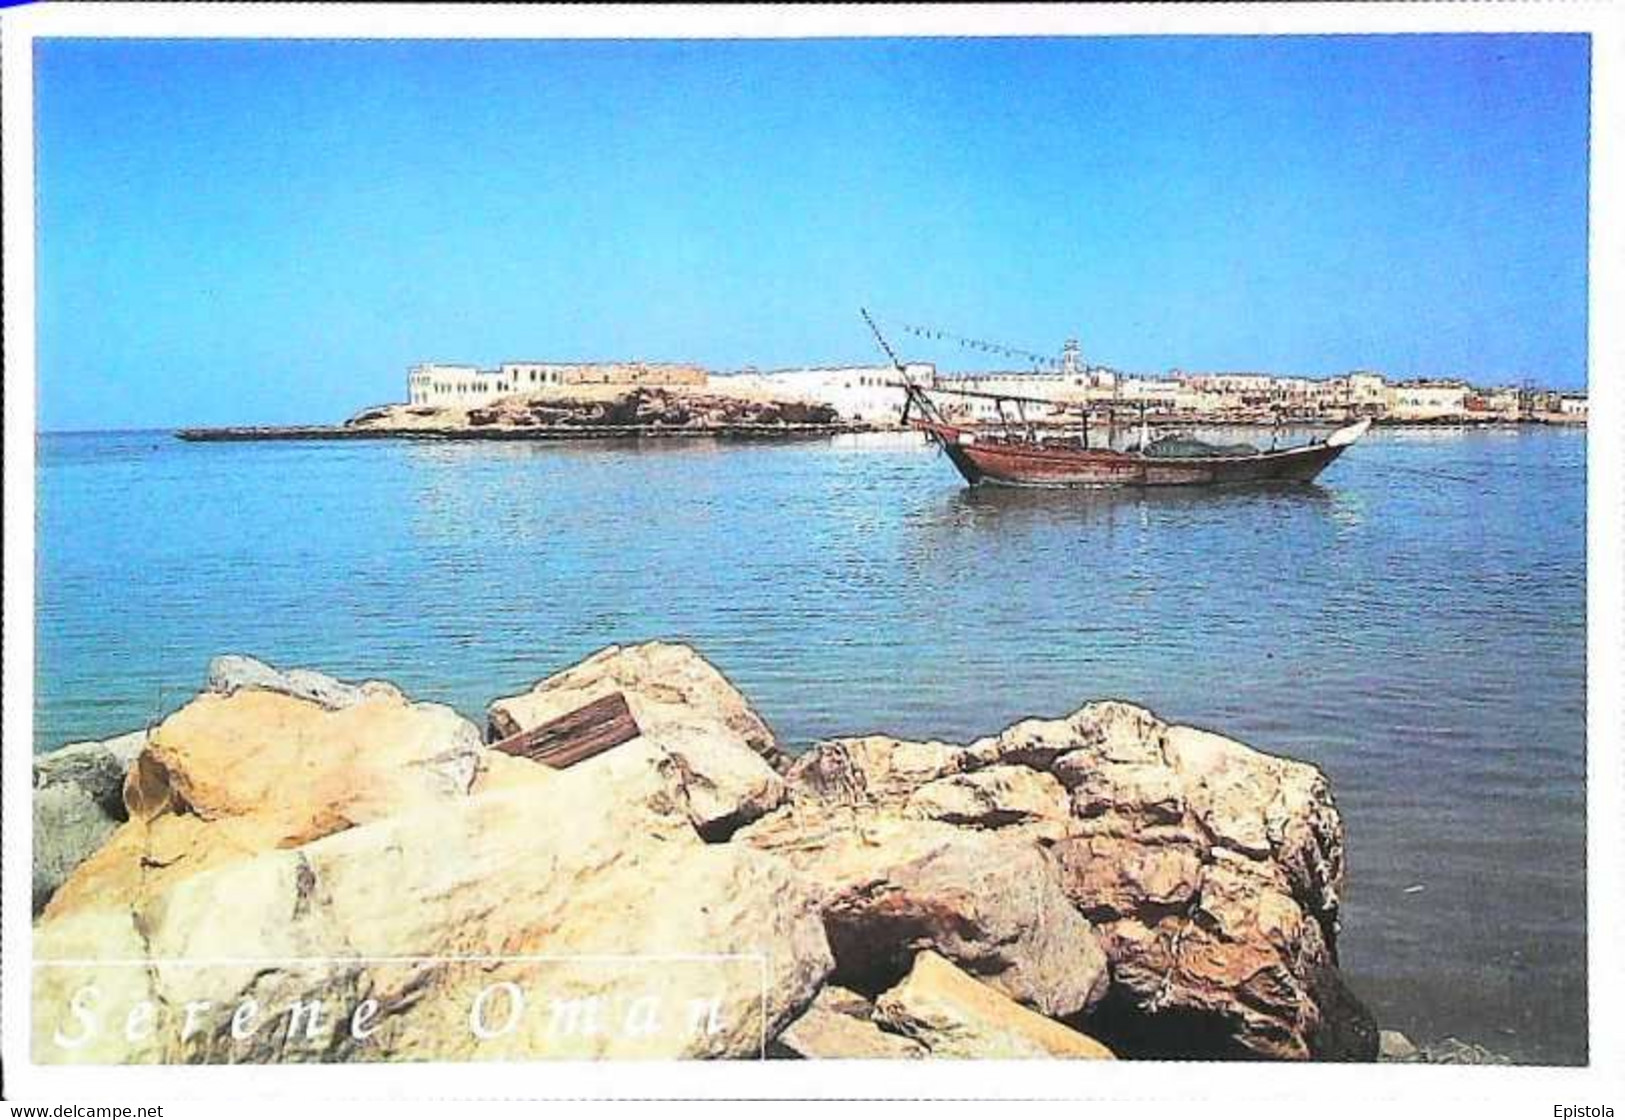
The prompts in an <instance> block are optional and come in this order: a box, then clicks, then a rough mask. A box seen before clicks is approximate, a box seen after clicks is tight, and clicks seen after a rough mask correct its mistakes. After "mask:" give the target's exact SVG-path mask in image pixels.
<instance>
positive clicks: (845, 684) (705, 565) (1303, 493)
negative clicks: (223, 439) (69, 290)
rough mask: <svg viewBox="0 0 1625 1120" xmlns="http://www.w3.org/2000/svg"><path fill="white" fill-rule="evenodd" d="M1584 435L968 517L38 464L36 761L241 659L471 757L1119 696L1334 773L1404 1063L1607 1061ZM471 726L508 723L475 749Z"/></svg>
mask: <svg viewBox="0 0 1625 1120" xmlns="http://www.w3.org/2000/svg"><path fill="white" fill-rule="evenodd" d="M1585 480H1586V436H1585V434H1584V433H1582V432H1571V431H1557V430H1530V431H1509V432H1471V433H1468V432H1456V431H1382V432H1377V433H1374V434H1373V435H1372V436H1371V437H1369V438H1368V439H1367V440H1366V441H1365V442H1364V443H1362V444H1361V445H1360V446H1359V447H1357V448H1356V449H1355V450H1354V451H1353V452H1351V453H1350V454H1348V455H1346V456H1345V457H1344V458H1343V459H1342V460H1341V461H1340V462H1338V463H1337V464H1335V465H1334V466H1333V467H1332V468H1331V469H1330V470H1329V471H1327V473H1326V474H1325V475H1323V476H1322V481H1321V484H1320V485H1319V486H1316V487H1312V488H1307V489H1298V490H1284V491H1283V490H1240V491H1228V492H1226V491H1211V492H1202V491H1184V492H1181V491H1169V492H1164V493H1146V494H1141V493H1121V494H1117V493H1110V492H1101V491H1096V492H1020V491H997V490H985V491H976V492H972V491H968V490H966V489H965V488H964V487H963V486H962V485H961V483H960V481H959V478H958V476H957V475H956V474H955V473H954V472H953V470H952V468H951V467H950V466H949V464H948V463H947V462H946V460H944V459H942V458H941V457H940V456H939V455H937V454H936V453H935V452H934V451H931V450H929V449H927V448H926V447H924V446H923V445H922V444H920V443H918V442H916V441H915V440H914V439H913V438H911V437H907V436H872V437H851V438H842V439H838V440H835V441H833V442H828V441H820V442H809V443H790V444H784V443H776V444H716V443H710V442H663V443H654V444H644V445H642V446H638V445H625V444H620V445H617V444H597V445H563V444H560V445H546V444H541V445H524V444H442V445H430V444H408V443H400V444H392V443H368V444H343V443H336V444H321V443H283V444H276V443H270V444H184V443H181V442H179V441H177V440H174V439H173V438H171V437H170V436H169V435H167V434H165V433H160V432H143V433H133V434H132V433H119V434H94V435H50V436H43V437H41V439H40V443H39V489H38V493H39V512H38V528H39V532H38V572H39V582H38V669H37V674H38V675H37V700H36V705H37V707H36V740H35V747H36V749H38V750H44V749H49V748H51V747H54V746H57V745H59V744H61V743H64V742H68V741H71V740H76V739H85V738H98V737H103V736H107V735H111V734H113V733H116V732H121V731H125V730H129V729H132V728H136V727H139V726H142V725H143V724H145V723H146V722H147V721H148V720H150V719H152V718H153V717H154V716H156V715H158V714H160V713H163V712H167V711H170V710H173V709H174V708H176V707H178V706H179V705H180V704H182V703H184V702H185V701H186V700H187V699H188V698H189V697H190V696H191V695H192V693H193V692H195V691H196V690H197V689H198V688H199V687H200V686H201V684H202V680H203V675H204V670H205V666H206V664H207V662H208V660H209V658H210V657H212V656H213V655H215V654H219V653H226V652H242V653H250V654H253V655H255V656H257V657H260V658H263V659H265V660H267V661H271V662H273V663H276V664H279V665H284V666H293V665H307V666H312V667H316V668H320V669H322V670H325V671H327V672H330V673H333V674H336V675H338V676H341V677H351V678H356V677H384V678H388V679H391V680H394V681H396V682H397V683H399V684H400V685H401V686H402V687H404V688H405V689H407V690H408V691H409V692H410V693H412V694H413V695H414V696H417V697H422V698H431V699H436V700H440V701H444V702H446V703H449V704H452V705H454V706H455V707H457V708H459V709H461V710H462V711H463V712H465V713H467V714H468V715H470V716H471V717H473V718H475V719H476V720H479V719H480V717H481V713H482V710H483V707H484V705H485V704H486V702H487V701H489V700H490V699H492V698H493V697H496V696H500V695H504V694H507V693H512V692H514V691H516V690H519V689H522V688H524V687H526V686H527V685H529V684H530V683H531V682H533V681H534V680H536V679H537V678H539V677H542V676H545V675H547V674H549V673H551V672H553V671H555V670H557V669H560V668H562V667H564V666H567V665H569V664H571V663H572V662H574V661H576V660H577V659H579V658H581V657H583V656H585V655H586V654H588V653H591V652H592V651H593V650H595V649H598V648H600V647H602V646H604V645H606V644H608V643H611V642H623V643H624V642H635V641H639V640H642V639H646V638H668V639H680V640H683V641H688V642H692V643H693V644H694V645H696V646H697V647H699V649H700V650H701V651H702V652H703V653H704V654H705V655H706V656H707V657H709V658H710V659H711V660H712V661H714V662H715V663H716V664H717V665H719V666H720V667H721V668H722V669H723V670H724V671H725V672H727V673H728V674H729V675H730V676H731V677H732V678H733V679H734V681H735V682H737V683H738V684H739V685H740V687H741V688H743V689H744V691H745V692H746V693H747V694H748V695H749V696H750V697H751V699H752V700H753V701H754V702H755V703H756V705H757V706H758V707H759V708H760V710H761V711H762V713H763V714H764V715H765V716H766V718H767V719H768V720H769V722H770V723H772V724H773V725H774V727H775V728H776V729H777V730H778V732H779V734H780V736H781V737H782V738H784V739H786V740H788V741H790V742H793V743H810V742H812V741H814V740H816V739H818V738H820V737H823V736H831V735H840V734H855V733H860V732H867V731H887V732H892V733H895V734H899V735H906V736H940V737H943V738H947V739H951V740H960V741H964V740H968V739H970V738H973V737H976V736H980V735H983V734H987V733H989V732H993V731H996V730H998V729H999V728H1001V727H1003V726H1004V725H1005V724H1007V723H1009V722H1011V721H1013V720H1016V719H1018V718H1021V717H1023V716H1026V715H1032V714H1043V715H1057V714H1061V713H1064V712H1067V711H1069V710H1071V709H1072V708H1074V707H1076V706H1078V705H1079V704H1081V703H1083V702H1084V701H1086V700H1089V699H1093V698H1098V697H1110V696H1116V697H1124V698H1128V699H1132V700H1135V701H1138V702H1141V703H1144V704H1146V705H1149V706H1150V707H1152V708H1154V709H1155V710H1157V711H1158V712H1159V713H1160V714H1162V715H1163V716H1165V717H1168V718H1171V719H1176V720H1181V721H1187V722H1192V723H1198V724H1202V725H1207V726H1211V727H1212V728H1214V729H1216V730H1220V731H1222V732H1224V733H1226V734H1229V735H1232V736H1234V737H1237V738H1240V739H1243V740H1245V741H1247V742H1250V743H1252V744H1254V745H1256V746H1258V747H1260V748H1263V749H1266V750H1270V751H1276V752H1280V753H1284V754H1287V755H1291V756H1293V757H1296V758H1302V759H1306V760H1309V761H1312V762H1314V763H1316V764H1318V765H1320V766H1321V767H1323V768H1324V769H1325V770H1326V771H1327V772H1328V773H1329V774H1330V776H1331V778H1332V782H1333V787H1334V789H1335V791H1336V793H1337V797H1338V800H1339V803H1340V804H1341V806H1342V808H1343V810H1344V814H1345V817H1346V820H1347V825H1348V830H1349V844H1350V849H1351V853H1350V855H1351V868H1350V884H1349V889H1348V901H1347V908H1346V916H1345V923H1344V927H1345V928H1344V938H1343V942H1342V952H1343V963H1344V966H1345V968H1346V969H1347V971H1348V972H1349V974H1350V976H1351V979H1352V982H1353V983H1354V985H1355V986H1356V989H1357V990H1358V991H1359V992H1360V993H1361V994H1362V995H1363V996H1364V998H1365V999H1366V1000H1367V1001H1368V1002H1369V1003H1370V1004H1371V1005H1372V1007H1373V1009H1374V1010H1375V1011H1376V1012H1377V1015H1378V1018H1379V1019H1380V1020H1381V1021H1382V1023H1383V1025H1384V1026H1386V1027H1395V1028H1398V1029H1401V1030H1404V1031H1406V1032H1407V1033H1408V1034H1410V1035H1411V1036H1412V1037H1413V1038H1416V1039H1418V1040H1431V1039H1437V1038H1440V1037H1443V1036H1445V1035H1455V1036H1457V1037H1460V1038H1463V1039H1467V1040H1470V1041H1474V1042H1479V1043H1482V1044H1483V1045H1485V1046H1488V1047H1490V1048H1491V1049H1493V1050H1497V1051H1499V1052H1502V1053H1506V1054H1509V1055H1512V1056H1515V1057H1517V1058H1519V1059H1521V1060H1526V1061H1544V1062H1562V1063H1570V1062H1580V1061H1584V1059H1585V1055H1586V1043H1585V1026H1586V1007H1585V891H1584V882H1585V879H1584V876H1585V846H1584V837H1585V833H1584V810H1585V787H1584V781H1585V583H1586V556H1585V493H1586V481H1585ZM481 722H483V720H482V721H481Z"/></svg>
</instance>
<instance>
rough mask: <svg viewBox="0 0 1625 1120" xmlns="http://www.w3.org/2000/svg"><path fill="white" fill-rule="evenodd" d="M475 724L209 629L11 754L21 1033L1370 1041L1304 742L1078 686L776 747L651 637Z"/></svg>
mask: <svg viewBox="0 0 1625 1120" xmlns="http://www.w3.org/2000/svg"><path fill="white" fill-rule="evenodd" d="M617 695H618V696H619V697H622V698H624V701H625V709H624V710H626V711H629V713H630V719H631V720H632V721H634V723H635V726H633V727H632V729H631V735H630V737H629V738H627V737H624V736H621V737H618V738H617V739H616V741H614V744H613V745H612V746H610V747H609V748H608V749H602V750H601V751H600V752H599V753H596V754H593V755H592V756H591V757H589V758H586V760H585V761H580V762H578V763H576V764H574V765H570V766H568V767H567V768H562V769H560V768H554V767H553V766H550V765H547V764H545V763H543V762H539V761H536V760H535V758H533V757H526V755H525V754H524V753H513V752H512V751H511V750H510V749H509V748H510V747H511V745H512V744H513V743H515V742H519V741H529V740H528V738H527V737H530V736H535V735H542V736H543V737H545V736H546V735H547V734H549V733H550V731H549V729H551V728H556V727H560V726H566V725H568V724H569V723H570V721H571V720H572V719H573V718H575V715H578V714H579V713H581V712H582V711H583V710H587V709H590V708H592V707H593V706H594V705H601V703H602V702H603V701H604V700H605V699H606V698H613V697H615V696H617ZM617 703H618V701H617ZM573 714H575V715H573ZM485 716H486V722H487V727H486V728H485V729H484V731H483V732H482V730H481V729H480V728H479V727H477V726H476V725H475V724H474V723H472V722H470V721H469V720H468V719H466V718H464V717H463V716H461V715H459V714H458V713H456V712H454V711H452V710H451V709H449V708H446V707H444V706H441V705H437V704H432V703H423V702H414V701H413V700H412V699H411V698H409V697H407V696H406V695H404V694H403V693H402V692H401V691H400V690H399V689H397V688H395V687H394V686H392V685H389V684H386V683H382V682H368V683H365V684H346V683H343V682H340V681H336V680H333V679H332V678H329V677H326V676H323V675H321V674H319V673H314V672H309V671H300V670H292V671H288V672H281V671H278V670H275V669H272V668H271V667H269V666H266V665H263V664H261V663H260V662H257V661H254V660H252V659H249V658H242V657H225V658H219V659H217V660H216V661H215V662H214V663H213V664H212V665H211V667H210V670H209V675H208V680H207V683H206V685H205V687H204V689H203V691H202V692H200V693H199V694H198V696H197V697H196V698H194V699H193V700H192V701H191V702H189V703H188V704H186V705H185V706H184V707H182V708H181V709H180V710H178V711H176V712H175V713H174V714H172V715H170V716H169V717H168V718H166V719H164V720H163V721H162V722H160V723H158V724H156V725H155V726H153V727H151V728H150V729H148V730H145V731H138V732H135V733H132V734H130V735H125V736H121V737H119V738H116V739H112V740H108V741H106V742H103V743H84V744H77V745H74V746H70V747H66V748H63V749H62V750H60V751H57V752H54V753H52V754H49V755H45V756H41V757H40V758H39V759H37V760H36V763H35V780H34V784H35V790H34V800H35V804H34V831H35V876H34V904H35V910H36V918H35V927H34V940H35V954H36V958H37V959H38V960H40V961H42V962H46V963H45V964H44V965H43V966H41V967H38V968H37V969H36V973H35V990H34V1024H35V1033H34V1045H35V1050H36V1058H37V1059H38V1060H43V1061H97V1062H175V1061H297V1060H323V1061H336V1060H466V1059H478V1058H499V1057H521V1058H523V1057H555V1056H560V1057H719V1058H720V1057H759V1056H770V1057H793V1058H898V1059H924V1058H932V1057H939V1058H945V1057H958V1058H965V1057H988V1058H1013V1057H1067V1058H1093V1059H1101V1058H1111V1057H1119V1058H1132V1057H1157V1058H1221V1057H1222V1058H1269V1059H1283V1060H1303V1059H1321V1060H1345V1061H1347V1060H1353V1061H1369V1060H1374V1059H1375V1058H1376V1057H1377V1056H1378V1051H1379V1039H1378V1031H1377V1028H1376V1024H1375V1023H1374V1021H1373V1020H1372V1017H1371V1015H1370V1014H1369V1013H1368V1012H1367V1011H1366V1009H1365V1008H1364V1007H1363V1006H1362V1005H1361V1004H1360V1002H1359V1000H1358V999H1357V998H1355V996H1354V995H1353V994H1352V993H1351V992H1350V991H1349V990H1348V988H1347V986H1346V985H1345V983H1344V981H1343V979H1342V976H1341V974H1340V973H1339V970H1338V966H1337V937H1338V929H1339V919H1340V902H1341V896H1342V890H1343V878H1344V835H1343V826H1342V821H1341V819H1340V817H1339V815H1338V811H1337V808H1336V805H1335V804H1334V801H1333V798H1332V794H1331V790H1330V788H1329V786H1328V784H1327V782H1326V779H1325V777H1324V776H1323V775H1322V774H1321V773H1320V772H1319V771H1318V770H1316V769H1315V768H1314V767H1312V766H1308V765H1305V764H1303V763H1299V762H1294V761H1290V760H1288V759H1284V758H1278V757H1274V756H1271V755H1266V754H1263V753H1260V752H1258V751H1256V750H1253V749H1251V748H1249V747H1247V746H1245V745H1243V744H1241V743H1238V742H1235V741H1233V740H1230V739H1226V738H1223V737H1221V736H1219V735H1215V734H1212V733H1210V732H1207V731H1202V730H1198V729H1196V728H1192V727H1183V726H1179V725H1175V724H1169V723H1167V722H1165V721H1163V720H1161V719H1158V718H1157V717H1156V716H1155V715H1153V714H1152V713H1151V712H1149V711H1147V710H1145V709H1143V708H1139V707H1135V706H1133V705H1131V704H1127V703H1122V702H1118V701H1101V702H1095V703H1089V704H1085V705H1084V706H1083V707H1081V708H1079V709H1078V710H1077V711H1075V712H1073V713H1072V714H1070V715H1068V716H1065V717H1062V718H1059V719H1029V720H1024V721H1022V722H1020V723H1017V724H1015V725H1014V726H1011V727H1009V728H1006V729H1005V730H1004V731H1002V732H1000V733H999V734H996V735H992V736H989V737H987V738H984V739H979V740H977V741H975V742H972V743H968V744H956V743H944V742H914V741H906V740H899V739H895V738H890V737H886V736H879V735H868V736H862V737H856V738H848V739H837V740H831V741H828V742H823V743H820V744H818V745H816V746H815V747H813V748H812V749H810V750H808V751H807V752H806V753H804V754H801V755H800V756H799V757H791V756H790V755H788V754H787V753H785V752H784V751H783V750H782V749H781V747H780V744H779V743H778V741H777V739H776V738H775V736H774V734H773V732H772V730H771V729H770V728H769V727H768V726H767V724H766V723H765V722H764V721H763V720H762V719H761V718H760V717H759V716H758V715H757V714H756V712H755V711H754V710H753V709H752V708H751V706H750V704H749V702H748V701H747V700H746V699H745V697H744V696H743V695H741V694H740V693H739V691H738V690H737V689H735V688H734V687H733V686H732V685H731V684H730V683H729V682H728V681H727V680H726V679H725V678H724V677H723V676H722V674H720V673H719V672H718V671H717V670H716V669H715V668H714V667H712V666H711V665H710V664H708V663H707V662H706V661H705V660H704V659H702V658H701V657H700V656H699V655H698V654H697V653H696V652H695V651H693V650H692V649H690V648H688V647H686V646H682V645H672V644H664V643H650V644H646V645H639V646H633V647H625V648H622V647H611V648H609V649H606V650H603V651H602V652H600V653H598V654H596V655H594V656H593V657H591V658H589V659H588V660H586V661H584V662H582V663H581V664H579V665H576V666H574V667H572V668H569V669H567V670H565V671H563V672H560V673H558V674H556V675H554V676H551V677H548V678H547V679H545V680H542V681H540V682H539V683H538V684H536V685H535V686H534V687H533V688H531V689H529V690H527V691H526V692H524V693H521V694H519V695H516V696H511V697H506V698H503V699H499V700H496V701H494V702H493V703H492V704H491V705H490V708H489V710H488V711H487V712H486V713H485ZM561 720H562V721H563V723H561V722H560V721H561ZM494 741H496V742H494ZM536 757H542V756H541V755H537V756H536ZM53 962H54V963H53ZM627 999H633V1006H630V1007H629V1006H624V1005H623V1004H618V1003H617V1002H616V1001H617V1000H622V1001H625V1000H627ZM637 1001H644V1002H641V1003H640V1002H637ZM650 1001H652V1002H650ZM315 1005H320V1006H319V1007H318V1012H317V1018H318V1019H319V1018H320V1012H321V1010H322V1009H325V1011H326V1013H327V1015H328V1019H329V1021H328V1022H327V1024H326V1026H325V1027H324V1029H322V1030H315V1029H314V1028H312V1027H311V1024H310V1015H309V1010H310V1008H311V1007H312V1006H315ZM290 1008H291V1009H293V1011H292V1012H291V1015H290V1016H289V1017H286V1018H282V1019H278V1018H277V1016H278V1015H282V1014H283V1013H284V1012H286V1011H288V1009H290ZM300 1008H304V1009H305V1012H306V1014H305V1015H304V1017H303V1018H301V1017H300V1014H299V1010H298V1009H300ZM561 1008H563V1009H564V1010H562V1011H561ZM583 1009H587V1010H586V1011H585V1012H584V1011H583ZM594 1009H599V1010H602V1012H603V1020H604V1021H603V1022H599V1023H596V1024H595V1023H593V1022H592V1014H594V1013H595V1011H594ZM660 1009H664V1011H663V1012H662V1011H660ZM639 1012H641V1013H642V1018H636V1016H637V1014H638V1013H639ZM582 1014H585V1015H586V1016H587V1018H586V1020H584V1021H585V1022H586V1024H587V1026H586V1028H583V1025H582V1022H581V1021H575V1018H578V1017H579V1016H580V1015H582ZM662 1014H663V1015H664V1019H662V1018H661V1015H662ZM634 1018H636V1022H637V1025H638V1027H639V1028H640V1029H628V1028H627V1024H628V1023H630V1022H632V1021H633V1020H634ZM137 1020H139V1025H140V1029H136V1022H137ZM561 1021H563V1022H564V1026H563V1027H562V1028H561V1025H560V1024H561ZM1383 1041H1384V1045H1383V1049H1384V1051H1392V1052H1393V1053H1392V1055H1391V1056H1399V1054H1398V1051H1399V1049H1400V1047H1399V1043H1400V1042H1402V1041H1403V1040H1398V1041H1394V1042H1393V1043H1392V1044H1391V1045H1390V1044H1389V1042H1390V1040H1388V1039H1384V1040H1383Z"/></svg>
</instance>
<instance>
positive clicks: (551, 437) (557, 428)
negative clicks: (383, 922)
mask: <svg viewBox="0 0 1625 1120" xmlns="http://www.w3.org/2000/svg"><path fill="white" fill-rule="evenodd" d="M1146 423H1147V425H1148V426H1149V427H1152V428H1168V427H1180V428H1188V427H1206V428H1249V429H1268V428H1271V427H1273V426H1274V425H1273V424H1271V423H1270V422H1269V421H1265V420H1247V419H1229V418H1225V417H1209V416H1203V417H1161V418H1152V419H1148V420H1147V421H1146ZM1338 423H1341V421H1339V420H1334V419H1330V418H1316V419H1307V418H1305V419H1293V420H1286V421H1283V422H1282V426H1283V427H1289V428H1294V427H1297V428H1301V427H1317V426H1326V427H1330V426H1332V425H1334V424H1338ZM1373 424H1374V425H1375V426H1376V427H1379V428H1394V429H1407V428H1429V429H1433V428H1472V429H1488V428H1521V427H1528V426H1534V427H1560V428H1584V427H1585V426H1586V423H1585V421H1584V420H1579V421H1576V420H1573V419H1569V418H1567V417H1565V418H1562V419H1548V418H1529V419H1521V420H1499V419H1498V420H1463V419H1460V418H1457V417H1443V418H1440V419H1436V420H1387V419H1376V420H1374V421H1373ZM1035 426H1036V427H1039V428H1045V429H1064V428H1075V427H1076V425H1075V424H1074V425H1058V424H1045V423H1042V422H1040V423H1037V424H1035ZM1090 426H1091V427H1104V426H1105V425H1104V424H1091V425H1090ZM1118 426H1119V427H1125V426H1126V425H1122V424H1119V425H1118ZM908 430H909V429H907V428H903V427H899V426H898V425H895V424H873V423H865V422H861V421H850V420H848V421H837V422H833V423H765V424H758V423H740V424H717V425H670V424H658V423H656V424H569V425H565V424H556V425H547V426H542V427H469V426H466V425H459V426H447V427H414V428H407V427H358V426H352V425H348V424H285V425H235V426H228V427H199V428H179V429H177V430H175V431H174V433H173V434H174V436H175V438H176V439H181V440H185V441H187V442H188V443H247V442H260V441H270V440H392V439H408V440H427V441H450V440H487V441H489V440H499V441H500V440H526V441H557V440H596V439H679V438H685V437H686V438H712V439H730V440H734V439H739V440H761V439H797V438H800V439H809V438H820V437H827V436H836V435H852V434H858V433H866V432H901V431H908Z"/></svg>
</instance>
